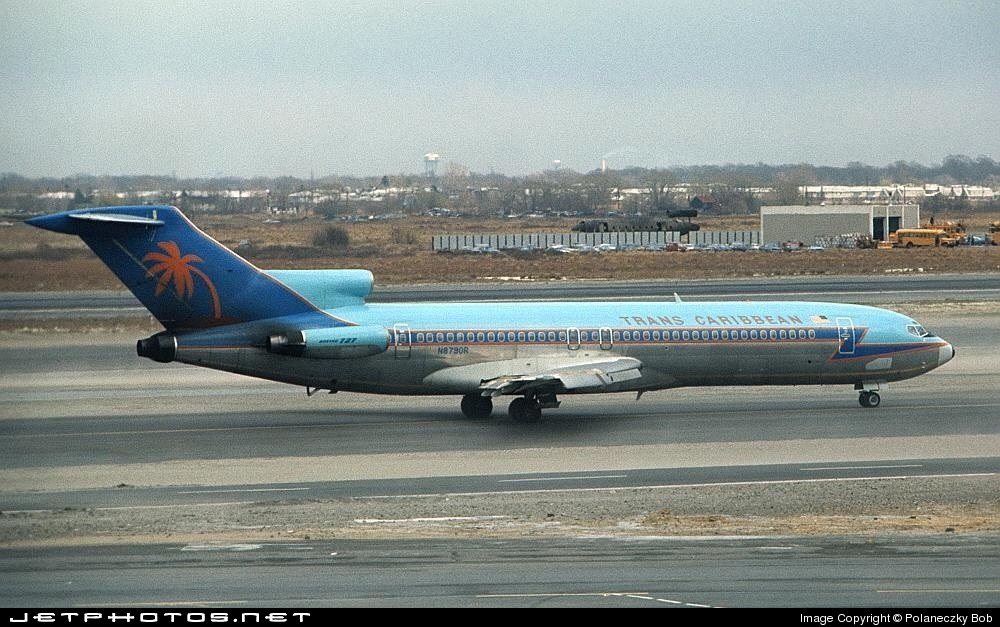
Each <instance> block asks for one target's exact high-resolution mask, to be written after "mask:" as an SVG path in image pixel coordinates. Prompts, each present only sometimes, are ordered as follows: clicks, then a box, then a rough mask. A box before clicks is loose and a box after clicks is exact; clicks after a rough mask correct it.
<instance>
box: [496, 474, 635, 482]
mask: <svg viewBox="0 0 1000 627" xmlns="http://www.w3.org/2000/svg"><path fill="white" fill-rule="evenodd" d="M627 477H628V475H590V476H584V477H533V478H531V479H500V480H499V481H498V482H497V483H527V482H531V481H583V480H586V479H625V478H627Z"/></svg>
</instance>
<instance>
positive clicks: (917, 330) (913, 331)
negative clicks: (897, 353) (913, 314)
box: [906, 324, 930, 337]
mask: <svg viewBox="0 0 1000 627" xmlns="http://www.w3.org/2000/svg"><path fill="white" fill-rule="evenodd" d="M906 331H907V332H908V333H909V334H910V335H916V336H917V337H927V336H928V335H930V332H929V331H928V330H927V329H925V328H923V327H922V326H920V325H919V324H908V325H906Z"/></svg>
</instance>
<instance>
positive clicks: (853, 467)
mask: <svg viewBox="0 0 1000 627" xmlns="http://www.w3.org/2000/svg"><path fill="white" fill-rule="evenodd" d="M923 467H924V465H923V464H892V465H887V466H823V467H820V468H799V470H801V471H802V472H816V471H820V470H880V469H882V468H923Z"/></svg>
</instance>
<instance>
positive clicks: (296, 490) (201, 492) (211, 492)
mask: <svg viewBox="0 0 1000 627" xmlns="http://www.w3.org/2000/svg"><path fill="white" fill-rule="evenodd" d="M311 489H312V488H228V489H221V488H220V489H218V490H185V491H182V492H178V493H177V494H224V493H227V492H298V491H302V490H311Z"/></svg>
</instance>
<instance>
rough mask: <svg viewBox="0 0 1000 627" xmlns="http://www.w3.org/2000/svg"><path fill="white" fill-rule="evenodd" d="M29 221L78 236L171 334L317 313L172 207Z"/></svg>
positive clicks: (65, 214) (88, 212)
mask: <svg viewBox="0 0 1000 627" xmlns="http://www.w3.org/2000/svg"><path fill="white" fill-rule="evenodd" d="M27 223H28V224H31V225H32V226H36V227H39V228H42V229H47V230H50V231H56V232H59V233H69V234H72V235H78V236H79V237H80V238H81V239H83V241H84V242H86V244H87V245H88V246H89V247H90V248H91V250H93V251H94V253H96V254H97V256H98V257H100V258H101V261H103V262H104V263H105V264H106V265H107V266H108V267H109V268H111V270H112V271H113V272H114V273H115V274H116V275H117V276H118V278H119V279H120V280H121V281H122V283H124V284H125V286H126V287H128V289H129V290H131V291H132V293H133V294H135V296H136V298H138V299H139V301H140V302H141V303H142V304H143V305H144V306H145V307H146V308H147V309H149V311H150V312H152V314H153V315H154V316H156V319H157V320H159V321H160V323H161V324H162V325H163V326H164V327H166V328H167V329H168V330H182V329H195V328H206V327H213V326H219V325H224V324H233V323H238V322H249V321H252V320H263V319H266V318H276V317H279V316H289V315H295V314H304V313H316V312H318V310H317V308H316V307H315V306H314V305H313V304H312V303H311V302H310V301H308V300H306V299H305V298H304V297H302V296H301V295H300V294H299V293H297V292H296V291H294V290H292V289H291V288H289V287H288V286H286V285H285V284H283V283H282V282H280V281H279V280H277V279H275V278H274V277H272V276H269V275H267V274H265V273H264V272H261V271H260V270H258V269H257V268H256V267H254V265H253V264H251V263H250V262H248V261H246V260H245V259H243V258H242V257H240V256H239V255H237V254H236V253H234V252H232V251H231V250H229V249H227V248H226V247H225V246H223V245H222V244H220V243H219V242H217V241H215V240H214V239H212V238H211V237H209V236H208V235H206V234H205V233H203V232H202V231H201V230H200V229H198V227H196V226H195V225H194V224H193V223H192V222H191V221H190V220H188V219H187V218H186V217H185V216H184V214H182V213H181V212H180V211H179V210H178V209H177V208H175V207H170V206H132V207H103V208H96V209H78V210H74V211H66V212H62V213H56V214H52V215H47V216H40V217H37V218H32V219H30V220H27ZM329 323H330V324H333V325H336V324H337V323H338V322H337V321H335V320H332V319H331V320H329ZM341 324H343V323H341Z"/></svg>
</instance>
